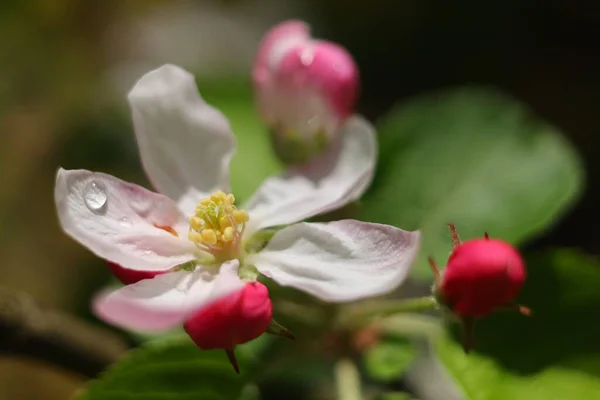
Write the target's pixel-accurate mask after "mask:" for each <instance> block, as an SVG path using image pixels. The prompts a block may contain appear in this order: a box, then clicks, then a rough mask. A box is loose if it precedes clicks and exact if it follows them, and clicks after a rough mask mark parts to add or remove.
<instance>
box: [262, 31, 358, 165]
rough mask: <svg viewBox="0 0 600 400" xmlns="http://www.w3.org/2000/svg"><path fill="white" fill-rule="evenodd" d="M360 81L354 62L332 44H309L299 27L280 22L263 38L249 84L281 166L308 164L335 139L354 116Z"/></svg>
mask: <svg viewBox="0 0 600 400" xmlns="http://www.w3.org/2000/svg"><path fill="white" fill-rule="evenodd" d="M358 80H359V79H358V69H357V67H356V64H355V62H354V60H353V59H352V56H350V54H349V53H348V52H347V51H346V50H345V49H344V48H343V47H341V46H339V45H337V44H335V43H332V42H327V41H321V40H315V39H313V38H312V37H311V36H310V31H309V27H308V25H306V24H305V23H303V22H301V21H287V22H283V23H281V24H279V25H276V26H275V27H273V28H272V29H271V30H270V31H269V32H268V33H267V34H266V35H265V37H264V38H263V40H262V42H261V44H260V47H259V50H258V55H257V59H256V62H255V65H254V68H253V81H254V87H255V94H256V98H257V101H258V106H259V109H260V113H261V115H262V117H263V118H264V120H265V121H266V123H267V124H268V125H269V128H270V130H271V132H272V139H273V144H274V146H275V150H276V152H277V154H278V156H279V157H280V158H281V159H282V160H283V161H284V162H286V163H289V164H298V163H303V162H306V161H308V160H310V159H311V158H313V157H315V156H317V155H319V154H320V153H322V152H324V151H325V150H326V149H327V148H328V147H329V145H330V144H332V142H333V141H334V140H335V139H337V135H338V133H339V130H340V127H341V126H342V125H343V123H344V122H345V121H346V119H347V118H348V117H349V116H350V115H351V114H352V112H353V111H354V107H355V102H356V95H357V89H358Z"/></svg>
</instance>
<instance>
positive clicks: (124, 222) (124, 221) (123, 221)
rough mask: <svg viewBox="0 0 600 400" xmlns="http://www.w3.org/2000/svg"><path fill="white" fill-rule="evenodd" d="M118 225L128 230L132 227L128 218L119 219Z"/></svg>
mask: <svg viewBox="0 0 600 400" xmlns="http://www.w3.org/2000/svg"><path fill="white" fill-rule="evenodd" d="M119 224H121V226H124V227H126V228H129V227H130V226H132V225H133V224H132V223H131V221H130V220H129V218H127V217H123V218H120V219H119Z"/></svg>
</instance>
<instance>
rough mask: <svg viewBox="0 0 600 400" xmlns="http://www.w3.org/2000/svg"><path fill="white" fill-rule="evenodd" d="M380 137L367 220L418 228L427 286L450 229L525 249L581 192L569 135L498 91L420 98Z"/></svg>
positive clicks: (386, 124)
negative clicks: (525, 243) (431, 262)
mask: <svg viewBox="0 0 600 400" xmlns="http://www.w3.org/2000/svg"><path fill="white" fill-rule="evenodd" d="M378 131H379V133H380V158H379V166H378V171H377V175H376V177H375V180H374V182H373V185H372V187H371V190H370V191H369V192H368V193H367V194H366V195H365V197H364V198H363V200H362V204H361V210H360V212H359V219H363V220H368V221H374V222H381V223H387V224H391V225H395V226H398V227H400V228H403V229H410V230H413V229H420V230H421V231H422V233H423V243H422V251H421V253H420V258H419V260H418V262H417V265H416V268H415V273H416V274H417V276H418V277H421V278H425V277H426V278H427V279H431V273H430V272H428V268H427V262H426V258H427V256H430V255H431V256H434V258H435V259H436V261H437V262H438V263H439V264H441V265H443V264H444V263H445V261H446V258H447V256H448V253H449V251H450V248H451V240H450V235H449V232H448V228H447V225H446V224H447V223H449V222H453V223H455V224H456V225H457V228H458V230H459V233H460V234H461V236H462V237H463V238H472V237H475V236H482V235H483V233H484V232H485V231H487V232H489V233H490V235H491V236H495V237H499V238H503V239H504V240H507V241H510V242H513V243H520V242H522V241H523V240H525V239H528V238H531V237H532V236H534V235H536V234H538V233H539V232H540V231H542V230H544V229H546V228H547V227H548V225H550V224H551V223H552V222H553V221H555V220H556V218H557V217H558V216H560V214H562V213H564V212H565V210H566V208H567V207H568V206H569V205H571V204H572V203H573V201H574V200H575V198H576V197H577V195H578V193H579V191H580V189H581V186H582V179H583V172H582V168H581V165H580V164H581V162H580V160H579V157H578V155H577V153H576V152H575V151H574V150H573V149H572V147H571V146H570V144H569V143H568V142H567V141H566V140H565V139H564V138H563V136H562V135H561V133H560V132H559V131H558V130H557V129H556V128H554V127H552V126H551V125H549V124H547V123H545V122H543V121H541V120H539V119H538V118H537V117H536V116H534V115H533V114H532V112H531V111H530V110H529V109H528V108H527V107H526V106H525V105H523V104H521V103H519V102H517V101H516V100H513V99H512V98H510V97H507V96H505V95H504V94H502V93H499V92H497V91H496V90H493V89H486V88H464V89H457V90H450V91H446V92H441V93H437V94H431V95H425V96H422V97H418V98H416V99H414V100H412V101H410V102H409V103H407V104H405V105H401V106H398V107H396V108H395V109H394V110H393V111H391V112H390V113H389V115H388V116H387V117H386V118H384V119H383V120H382V121H381V123H379V124H378Z"/></svg>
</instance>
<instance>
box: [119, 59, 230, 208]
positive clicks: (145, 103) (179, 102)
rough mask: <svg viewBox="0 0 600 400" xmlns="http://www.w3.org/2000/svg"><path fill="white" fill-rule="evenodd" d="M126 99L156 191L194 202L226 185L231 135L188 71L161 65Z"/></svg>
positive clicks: (144, 161)
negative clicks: (187, 197) (190, 197)
mask: <svg viewBox="0 0 600 400" xmlns="http://www.w3.org/2000/svg"><path fill="white" fill-rule="evenodd" d="M128 99H129V104H130V106H131V110H132V114H133V123H134V127H135V135H136V138H137V142H138V146H139V149H140V155H141V159H142V164H143V165H144V168H145V169H146V173H147V174H148V177H149V178H150V180H151V181H152V183H153V185H154V186H155V187H156V189H157V190H158V191H159V192H161V193H163V194H165V195H167V196H169V197H171V198H172V199H174V200H178V201H179V200H180V199H181V198H182V197H184V196H192V197H196V201H198V200H199V199H200V198H201V197H203V196H205V195H206V194H208V193H210V192H212V191H214V190H217V189H221V190H225V191H227V190H228V188H229V161H230V160H231V157H232V156H233V153H234V151H235V138H234V136H233V134H232V132H231V128H230V126H229V122H228V121H227V119H226V118H225V117H224V116H223V114H222V113H221V112H220V111H219V110H217V109H215V108H214V107H212V106H210V105H208V104H207V103H206V102H205V101H204V100H203V99H202V97H201V96H200V94H199V93H198V89H197V87H196V82H195V79H194V76H193V75H192V74H190V73H189V72H187V71H185V70H184V69H182V68H179V67H177V66H174V65H164V66H162V67H160V68H158V69H156V70H154V71H151V72H149V73H148V74H146V75H144V76H143V77H142V78H141V79H140V80H139V81H138V82H137V83H136V84H135V86H134V87H133V89H132V90H131V92H130V93H129V96H128ZM186 211H187V210H186Z"/></svg>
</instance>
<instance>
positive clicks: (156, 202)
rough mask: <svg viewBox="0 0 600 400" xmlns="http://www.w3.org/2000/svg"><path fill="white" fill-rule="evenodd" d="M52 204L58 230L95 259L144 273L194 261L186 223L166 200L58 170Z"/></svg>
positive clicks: (102, 178)
mask: <svg viewBox="0 0 600 400" xmlns="http://www.w3.org/2000/svg"><path fill="white" fill-rule="evenodd" d="M54 199H55V201H56V207H57V211H58V218H59V221H60V224H61V226H62V228H63V230H64V231H65V232H66V233H67V234H68V235H69V236H71V237H72V238H73V239H75V240H76V241H78V242H79V243H81V244H82V245H84V246H85V247H87V248H88V249H89V250H91V251H92V252H93V253H94V254H96V255H97V256H98V257H101V258H104V259H106V260H109V261H112V262H114V263H117V264H119V265H122V266H126V268H129V269H137V270H143V271H165V270H168V269H170V268H172V267H174V266H176V265H179V264H182V263H185V262H187V261H190V260H192V259H194V258H196V256H195V254H194V252H195V251H196V249H195V247H194V245H193V244H192V243H191V242H190V241H189V240H187V221H186V219H185V218H184V216H183V215H181V213H180V211H179V209H178V208H177V205H176V204H175V203H174V202H173V201H172V200H171V199H169V198H168V197H166V196H163V195H161V194H157V193H153V192H151V191H149V190H146V189H144V188H143V187H141V186H138V185H134V184H132V183H127V182H124V181H122V180H120V179H117V178H115V177H113V176H110V175H106V174H102V173H97V172H91V171H86V170H64V169H62V168H61V169H59V170H58V173H57V175H56V186H55V189H54ZM169 229H170V230H171V231H170V232H169ZM179 236H182V237H179Z"/></svg>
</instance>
